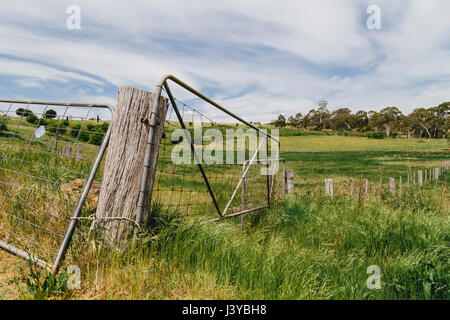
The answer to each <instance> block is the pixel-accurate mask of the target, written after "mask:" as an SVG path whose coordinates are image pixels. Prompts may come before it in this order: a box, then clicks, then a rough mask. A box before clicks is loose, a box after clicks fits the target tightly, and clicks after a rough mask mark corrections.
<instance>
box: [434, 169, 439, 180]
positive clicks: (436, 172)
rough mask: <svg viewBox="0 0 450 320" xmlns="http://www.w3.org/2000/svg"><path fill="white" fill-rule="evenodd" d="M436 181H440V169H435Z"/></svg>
mask: <svg viewBox="0 0 450 320" xmlns="http://www.w3.org/2000/svg"><path fill="white" fill-rule="evenodd" d="M434 180H436V181H437V180H439V168H434Z"/></svg>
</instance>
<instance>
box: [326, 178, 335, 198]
mask: <svg viewBox="0 0 450 320" xmlns="http://www.w3.org/2000/svg"><path fill="white" fill-rule="evenodd" d="M325 195H327V196H329V197H331V198H333V179H325Z"/></svg>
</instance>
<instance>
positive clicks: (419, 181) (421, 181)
mask: <svg viewBox="0 0 450 320" xmlns="http://www.w3.org/2000/svg"><path fill="white" fill-rule="evenodd" d="M417 181H418V183H419V187H421V186H422V185H423V176H422V170H419V171H417Z"/></svg>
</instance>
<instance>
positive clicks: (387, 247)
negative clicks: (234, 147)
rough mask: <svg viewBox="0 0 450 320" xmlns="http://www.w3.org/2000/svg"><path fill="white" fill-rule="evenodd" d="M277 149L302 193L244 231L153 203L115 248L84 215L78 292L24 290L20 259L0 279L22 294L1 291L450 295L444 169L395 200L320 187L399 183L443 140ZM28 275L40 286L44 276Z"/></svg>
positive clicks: (334, 142)
mask: <svg viewBox="0 0 450 320" xmlns="http://www.w3.org/2000/svg"><path fill="white" fill-rule="evenodd" d="M281 145H282V150H281V151H282V155H281V156H282V157H283V158H285V159H286V161H287V168H288V169H293V170H294V171H295V176H296V180H295V182H296V193H297V194H298V195H296V196H291V197H288V198H286V199H284V200H283V201H281V202H279V203H277V204H276V205H274V206H273V207H272V208H271V209H270V210H266V211H264V212H260V213H257V214H254V215H250V216H248V217H247V218H246V220H245V230H244V232H241V230H240V222H239V221H238V219H236V220H229V221H224V222H220V223H216V224H206V225H196V226H194V227H192V225H191V224H189V223H188V221H187V220H186V219H185V218H183V217H180V216H179V215H177V214H175V213H171V214H167V213H165V212H161V211H158V210H155V211H154V212H153V213H152V215H151V219H150V222H149V228H148V234H147V236H145V237H144V238H143V239H142V240H141V241H139V242H138V243H137V244H136V246H135V247H133V248H130V250H128V251H127V252H125V253H121V252H113V251H111V250H108V249H107V248H104V247H103V245H102V243H101V241H100V239H99V238H98V237H96V236H95V235H93V234H90V236H89V237H88V236H87V231H88V229H89V224H88V223H87V222H86V223H84V222H83V223H82V224H81V227H80V229H79V230H80V231H79V233H78V236H77V237H76V238H75V241H76V242H75V244H74V245H72V249H71V251H70V256H69V261H70V263H76V264H77V265H79V266H80V267H81V270H82V289H81V290H80V291H72V292H67V291H63V292H58V291H57V290H54V291H52V290H48V292H49V294H48V295H42V294H41V293H42V292H41V291H42V290H35V292H34V293H32V294H30V292H27V291H25V284H24V280H25V279H26V277H27V274H28V273H27V272H28V271H27V267H26V264H25V263H22V262H19V265H21V268H22V271H21V272H15V271H11V270H9V271H8V270H5V272H4V274H7V275H9V276H10V277H9V278H11V277H12V274H15V276H16V277H17V278H16V280H17V281H16V283H18V288H20V290H19V291H16V292H13V293H11V292H10V291H11V290H12V289H11V284H9V285H8V290H9V291H8V292H9V293H8V295H6V294H4V295H3V297H4V298H11V297H18V296H19V297H23V298H36V297H38V298H48V297H49V296H51V297H53V298H69V299H85V298H88V299H194V298H195V299H234V298H236V299H449V298H450V279H449V277H448V275H449V274H450V264H449V260H448V257H449V256H450V249H449V248H450V219H449V214H450V205H449V200H450V196H449V191H448V189H447V188H446V186H447V179H448V172H447V173H445V174H444V175H443V176H442V177H441V179H440V180H439V182H437V183H428V184H426V186H425V187H424V188H422V189H418V188H417V187H411V188H406V187H404V188H403V189H402V192H399V193H396V194H394V195H393V194H390V193H389V192H388V191H387V190H386V189H384V190H383V192H382V194H381V195H380V196H377V197H368V198H364V199H362V200H361V199H357V198H349V197H348V195H347V194H346V193H345V192H343V193H338V194H337V195H336V197H335V198H334V199H329V198H326V197H324V196H323V192H321V191H320V190H322V189H323V179H324V178H334V179H336V181H337V182H342V183H344V182H346V181H347V180H348V179H349V178H351V177H353V178H355V179H356V178H360V177H361V176H363V177H364V178H368V179H369V180H370V181H374V182H376V181H379V179H380V177H382V178H383V179H384V180H385V181H386V179H387V178H389V177H396V178H397V177H399V176H400V175H402V176H403V179H405V180H404V181H406V174H407V172H408V170H411V172H413V171H415V170H417V169H420V168H432V167H434V166H439V165H442V164H443V162H445V161H448V160H450V157H449V151H448V148H449V144H448V142H447V141H446V140H430V141H428V140H419V139H411V140H407V139H383V140H375V139H368V138H361V137H335V136H287V135H286V136H282V137H281ZM178 170H179V169H178ZM192 170H193V169H192ZM161 186H163V184H161ZM166 186H167V185H166ZM311 191H314V192H311ZM2 261H3V260H2ZM7 264H8V265H11V262H7ZM1 265H2V263H1V262H0V266H1ZM371 265H376V266H378V267H379V268H380V270H381V284H382V288H381V289H378V290H370V289H368V288H367V285H366V280H367V278H368V277H369V274H367V268H368V267H369V266H371ZM3 268H7V267H5V265H4V264H3ZM1 270H2V269H0V281H2V282H3V283H6V280H5V277H3V278H2V277H1ZM14 270H16V266H14ZM62 276H63V275H62ZM62 276H61V275H60V276H59V277H62ZM60 279H61V278H60ZM33 281H34V282H36V283H41V284H42V281H43V278H39V279H37V278H36V277H34V278H33ZM55 281H56V280H55ZM1 288H2V286H1V285H0V291H1ZM55 296H56V297H55ZM1 298H2V296H0V299H1Z"/></svg>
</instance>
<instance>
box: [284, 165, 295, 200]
mask: <svg viewBox="0 0 450 320" xmlns="http://www.w3.org/2000/svg"><path fill="white" fill-rule="evenodd" d="M284 186H285V190H284V194H285V195H287V194H291V193H293V192H294V170H284Z"/></svg>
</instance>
